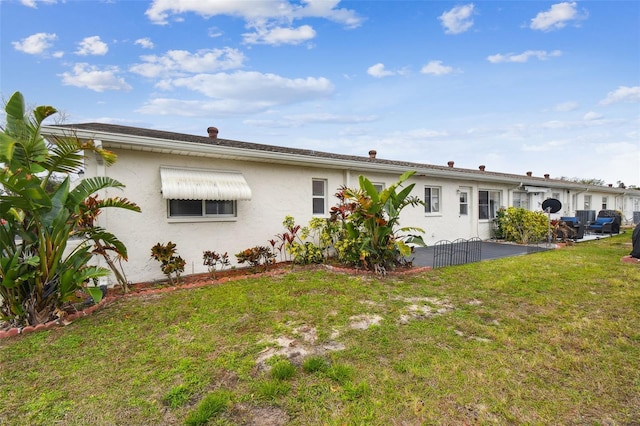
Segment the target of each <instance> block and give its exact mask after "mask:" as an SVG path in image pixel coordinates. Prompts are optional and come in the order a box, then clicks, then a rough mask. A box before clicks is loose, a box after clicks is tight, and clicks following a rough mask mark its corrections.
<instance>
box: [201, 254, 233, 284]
mask: <svg viewBox="0 0 640 426" xmlns="http://www.w3.org/2000/svg"><path fill="white" fill-rule="evenodd" d="M202 259H203V265H205V266H206V267H207V268H208V269H209V273H210V274H211V278H215V277H216V271H217V269H218V267H220V270H221V271H223V270H224V268H225V267H227V266H229V264H230V263H231V262H229V254H228V253H227V252H225V253H224V254H219V253H216V252H215V251H209V250H207V251H205V252H203V253H202Z"/></svg>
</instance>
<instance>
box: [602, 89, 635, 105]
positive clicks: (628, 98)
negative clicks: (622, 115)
mask: <svg viewBox="0 0 640 426" xmlns="http://www.w3.org/2000/svg"><path fill="white" fill-rule="evenodd" d="M618 102H640V86H634V87H627V86H620V87H618V88H617V89H616V90H614V91H613V92H609V93H608V94H607V97H606V98H604V99H603V100H601V101H600V105H611V104H615V103H618Z"/></svg>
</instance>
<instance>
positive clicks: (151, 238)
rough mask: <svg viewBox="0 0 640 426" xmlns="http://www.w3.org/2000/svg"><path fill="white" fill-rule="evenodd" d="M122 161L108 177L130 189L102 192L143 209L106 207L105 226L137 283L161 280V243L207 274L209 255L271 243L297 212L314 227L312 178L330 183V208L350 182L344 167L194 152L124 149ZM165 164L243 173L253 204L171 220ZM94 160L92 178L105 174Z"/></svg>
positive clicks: (89, 168)
mask: <svg viewBox="0 0 640 426" xmlns="http://www.w3.org/2000/svg"><path fill="white" fill-rule="evenodd" d="M113 151H114V152H115V153H116V154H118V161H117V162H116V163H115V164H114V165H113V166H111V167H108V168H107V169H106V173H107V174H108V176H110V177H112V178H114V179H116V180H118V181H120V182H122V183H123V184H124V185H126V188H125V190H124V191H120V190H114V189H110V190H109V193H106V194H102V196H108V197H113V196H120V197H126V198H128V199H129V200H131V201H133V202H135V203H136V204H138V205H139V206H140V208H141V209H142V213H135V212H131V211H127V210H123V209H103V211H102V214H101V215H100V216H99V225H100V226H102V227H105V228H106V229H108V230H109V231H110V232H112V233H113V234H115V235H116V236H117V237H118V238H119V239H120V240H121V241H122V242H123V243H124V244H125V245H126V247H127V250H128V254H129V261H128V262H123V265H124V268H125V272H126V275H127V279H128V280H129V281H132V282H139V281H147V280H154V279H161V278H163V277H164V275H163V274H162V272H161V271H160V264H159V263H158V262H157V261H156V260H154V259H152V258H151V257H150V253H151V247H152V246H153V245H155V244H156V243H158V242H160V243H163V244H164V243H166V242H168V241H172V242H174V243H175V244H177V247H176V250H177V253H178V254H179V255H180V256H181V257H182V258H183V259H185V261H186V262H187V266H186V267H185V272H184V273H185V274H191V273H200V272H206V271H207V269H206V267H205V266H204V265H203V264H202V253H203V251H205V250H212V251H216V252H218V253H224V252H228V253H229V258H230V260H231V261H232V264H233V263H235V261H236V258H235V256H234V254H235V253H238V252H240V251H242V250H244V249H246V248H250V247H254V246H257V245H260V246H269V243H268V240H270V239H272V238H274V236H275V235H276V234H278V233H282V232H283V231H284V228H283V227H282V221H283V220H284V218H285V216H287V215H290V216H293V217H294V218H295V219H296V223H298V224H301V225H306V224H307V223H308V222H309V220H310V219H311V218H312V217H313V215H312V179H313V178H320V179H326V180H327V186H328V194H327V195H328V206H327V212H328V208H329V207H330V206H332V205H335V204H336V199H335V197H333V194H334V193H335V192H336V191H335V189H337V188H338V187H339V186H341V185H342V184H343V183H344V180H345V175H344V173H343V172H342V171H340V170H320V169H314V168H303V167H294V166H283V165H277V166H276V165H273V164H268V163H259V162H239V161H233V160H222V159H221V160H217V159H210V158H196V157H186V156H169V155H162V154H156V153H149V152H139V151H119V150H113ZM160 166H176V167H184V168H202V169H211V170H220V171H238V172H241V173H242V174H243V176H244V177H245V179H246V181H247V183H248V185H249V187H250V188H251V191H252V198H251V200H250V201H237V217H236V218H233V219H211V220H207V219H186V220H185V219H178V220H176V219H168V218H167V200H165V199H163V198H162V194H161V191H160V190H161V182H160V170H159V169H160ZM99 169H100V166H98V165H96V163H95V161H93V160H92V159H91V158H90V159H89V161H88V162H87V176H92V175H93V174H94V173H96V172H99Z"/></svg>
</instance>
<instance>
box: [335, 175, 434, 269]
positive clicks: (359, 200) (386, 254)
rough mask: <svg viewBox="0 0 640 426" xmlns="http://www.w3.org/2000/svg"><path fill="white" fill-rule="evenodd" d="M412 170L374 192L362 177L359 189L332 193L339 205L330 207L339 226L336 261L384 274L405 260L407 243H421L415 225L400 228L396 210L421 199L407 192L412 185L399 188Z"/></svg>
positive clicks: (344, 189) (408, 252) (398, 215)
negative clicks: (386, 186) (379, 190)
mask: <svg viewBox="0 0 640 426" xmlns="http://www.w3.org/2000/svg"><path fill="white" fill-rule="evenodd" d="M414 174H415V172H413V171H410V172H406V173H403V174H402V175H401V176H400V178H399V179H398V181H397V182H396V183H394V184H392V185H391V186H389V187H388V188H385V189H383V190H382V191H381V192H378V191H377V190H376V188H375V186H374V185H373V184H372V183H371V181H369V179H367V178H365V177H364V176H360V179H359V183H360V188H359V189H350V188H345V187H343V188H341V189H340V191H339V192H338V193H337V194H336V197H337V198H338V199H339V200H340V204H338V205H337V206H336V207H333V208H332V209H331V220H332V221H333V222H336V223H339V224H340V225H341V228H340V234H339V237H338V239H337V241H336V242H335V243H334V246H335V249H336V254H337V256H338V260H339V261H340V262H342V263H347V264H351V265H355V266H359V267H363V268H365V269H368V270H371V271H374V272H376V273H379V274H384V273H385V272H386V271H387V270H389V269H393V268H394V267H396V266H399V265H402V264H404V263H405V262H406V258H407V257H408V256H409V255H410V254H411V251H412V249H411V246H410V244H415V245H421V246H424V245H425V243H424V241H423V240H422V237H421V236H419V235H415V234H413V233H414V232H417V233H423V232H424V231H423V230H422V229H420V228H416V227H400V226H399V225H400V213H401V212H402V210H403V209H404V208H405V207H408V206H417V205H421V204H423V202H422V201H421V200H420V199H419V198H418V197H415V196H411V195H410V194H411V191H412V190H413V187H414V186H415V184H410V185H407V186H406V187H404V188H402V189H401V190H399V189H400V188H401V187H402V186H403V183H404V182H405V181H406V180H408V179H409V178H411V176H413V175H414Z"/></svg>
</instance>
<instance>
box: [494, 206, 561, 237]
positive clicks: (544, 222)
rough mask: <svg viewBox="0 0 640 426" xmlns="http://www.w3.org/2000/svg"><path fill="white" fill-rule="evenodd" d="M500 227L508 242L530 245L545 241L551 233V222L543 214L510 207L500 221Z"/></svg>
mask: <svg viewBox="0 0 640 426" xmlns="http://www.w3.org/2000/svg"><path fill="white" fill-rule="evenodd" d="M499 227H500V229H501V231H502V234H503V235H504V238H505V239H506V240H507V241H513V242H516V243H519V244H529V243H537V242H540V241H544V240H545V239H546V238H547V235H548V233H549V220H548V218H547V215H546V214H544V213H542V212H532V211H529V210H527V209H523V208H519V207H508V208H507V209H506V210H505V211H504V215H503V216H502V217H501V218H500V219H499Z"/></svg>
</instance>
